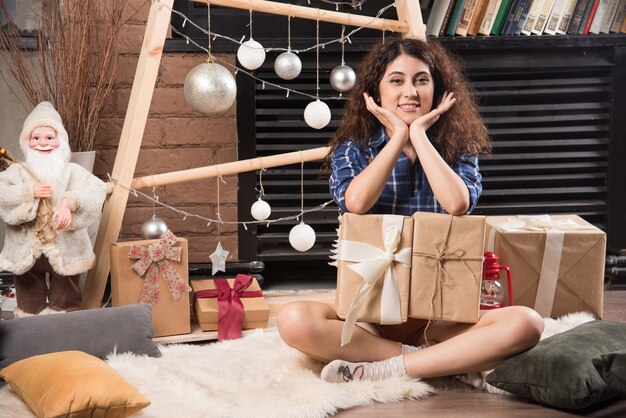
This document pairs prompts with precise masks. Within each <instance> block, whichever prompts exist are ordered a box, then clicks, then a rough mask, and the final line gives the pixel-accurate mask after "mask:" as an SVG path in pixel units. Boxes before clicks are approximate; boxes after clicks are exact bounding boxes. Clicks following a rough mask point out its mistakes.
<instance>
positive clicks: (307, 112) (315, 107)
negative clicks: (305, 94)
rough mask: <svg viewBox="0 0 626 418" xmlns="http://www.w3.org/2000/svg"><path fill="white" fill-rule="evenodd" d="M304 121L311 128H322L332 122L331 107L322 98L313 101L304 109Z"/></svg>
mask: <svg viewBox="0 0 626 418" xmlns="http://www.w3.org/2000/svg"><path fill="white" fill-rule="evenodd" d="M304 121H305V122H306V123H307V125H309V126H310V127H311V128H314V129H322V128H323V127H324V126H326V125H328V122H330V108H329V107H328V105H327V104H326V103H324V102H322V101H321V100H320V99H317V100H315V101H312V102H311V103H309V104H308V105H306V108H305V109H304Z"/></svg>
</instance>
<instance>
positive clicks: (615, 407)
mask: <svg viewBox="0 0 626 418" xmlns="http://www.w3.org/2000/svg"><path fill="white" fill-rule="evenodd" d="M266 294H267V301H268V304H269V306H270V323H269V326H270V327H272V326H275V315H276V312H278V310H279V309H280V308H281V307H282V306H283V305H284V304H286V303H288V302H291V301H293V300H316V301H319V302H326V303H329V304H332V303H333V302H334V292H333V291H330V290H315V291H311V292H306V293H304V294H303V293H302V292H297V294H296V293H292V294H290V293H289V292H282V291H272V290H270V291H267V292H266ZM6 314H7V313H6V312H3V315H6ZM11 316H12V315H11ZM4 319H8V318H6V317H5V318H4ZM604 319H606V320H611V321H617V322H622V323H626V291H624V290H620V291H606V292H605V299H604ZM244 333H245V331H244ZM216 338H217V333H216V332H213V333H209V332H207V333H202V332H201V331H199V330H197V331H196V332H195V333H194V334H193V335H187V336H179V337H163V340H162V341H159V342H160V343H167V342H171V343H177V342H185V341H189V342H192V341H203V340H204V341H208V340H214V339H216ZM157 340H159V339H157ZM335 416H336V417H338V418H362V417H364V418H367V417H372V418H374V417H376V418H378V417H384V418H387V417H418V416H419V417H428V418H456V417H463V418H466V417H479V418H534V417H541V418H561V417H580V416H585V417H598V418H600V417H611V418H617V417H626V400H617V401H612V402H609V403H608V404H605V405H601V406H599V407H596V408H594V409H590V410H584V411H562V410H557V409H552V408H547V407H544V406H541V405H539V404H536V403H533V402H530V401H526V400H524V399H521V398H518V397H514V396H504V395H493V394H488V393H481V392H437V393H435V394H434V395H431V396H430V397H428V398H426V399H421V400H409V401H402V402H398V403H392V404H373V405H369V406H364V407H357V408H352V409H348V410H345V411H341V412H339V413H338V414H336V415H335Z"/></svg>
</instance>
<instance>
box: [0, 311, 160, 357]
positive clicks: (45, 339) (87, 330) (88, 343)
mask: <svg viewBox="0 0 626 418" xmlns="http://www.w3.org/2000/svg"><path fill="white" fill-rule="evenodd" d="M153 333H154V331H153V329H152V306H151V305H144V304H136V305H128V306H120V307H116V308H104V309H90V310H84V311H75V312H68V313H62V314H52V315H40V316H30V317H26V318H16V319H10V320H6V321H0V369H2V368H4V367H6V366H8V365H10V364H11V363H14V362H16V361H19V360H22V359H25V358H28V357H32V356H36V355H39V354H47V353H53V352H57V351H67V350H78V351H83V352H85V353H88V354H91V355H93V356H96V357H99V358H104V357H106V355H107V354H109V353H111V352H113V351H117V352H118V353H124V352H131V353H135V354H140V355H141V354H145V355H148V356H150V357H160V356H161V352H160V351H159V349H158V347H157V346H156V344H155V343H154V342H153V341H152V336H153Z"/></svg>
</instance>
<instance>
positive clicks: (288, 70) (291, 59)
mask: <svg viewBox="0 0 626 418" xmlns="http://www.w3.org/2000/svg"><path fill="white" fill-rule="evenodd" d="M274 71H276V74H277V75H278V76H279V77H280V78H282V79H283V80H293V79H294V78H296V77H297V76H298V75H300V71H302V61H300V57H298V56H297V55H296V54H294V53H293V52H291V51H287V52H283V53H282V54H280V55H279V56H278V57H276V61H274Z"/></svg>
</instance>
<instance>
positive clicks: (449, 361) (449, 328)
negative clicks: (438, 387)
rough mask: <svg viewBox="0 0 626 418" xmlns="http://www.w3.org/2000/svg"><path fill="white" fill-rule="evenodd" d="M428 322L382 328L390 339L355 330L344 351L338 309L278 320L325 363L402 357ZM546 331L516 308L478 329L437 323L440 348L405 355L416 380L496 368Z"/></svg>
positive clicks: (319, 306) (431, 330)
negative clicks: (403, 351) (405, 345)
mask: <svg viewBox="0 0 626 418" xmlns="http://www.w3.org/2000/svg"><path fill="white" fill-rule="evenodd" d="M424 322H425V321H420V320H411V321H409V322H407V323H406V324H402V325H400V326H398V325H396V326H391V327H382V329H383V330H384V334H385V335H386V336H387V337H388V338H389V339H385V338H382V337H380V336H378V335H375V334H374V333H372V332H369V331H367V330H365V329H363V328H361V327H355V329H354V333H353V336H352V341H351V342H350V343H349V344H347V345H346V346H344V347H341V343H340V341H341V329H342V327H343V321H342V320H340V319H338V318H337V314H336V312H335V310H334V309H333V308H332V307H331V306H329V305H327V304H323V303H318V302H293V303H290V304H287V305H285V306H284V307H283V308H282V309H281V310H280V312H279V313H278V315H277V325H278V330H279V332H280V335H281V337H282V338H283V340H284V341H285V342H286V343H287V344H288V345H290V346H291V347H294V348H296V349H298V350H300V351H302V352H304V353H306V354H308V355H309V356H311V357H314V358H316V359H319V360H322V361H331V360H334V359H342V360H347V361H349V362H373V361H380V360H385V359H389V358H392V357H395V356H399V355H401V354H402V346H401V344H400V343H404V344H423V343H424V342H425V339H424V336H423V334H419V335H415V332H413V331H414V330H417V332H421V331H422V330H423V328H424V327H423V325H424ZM542 332H543V319H542V318H541V317H540V316H539V314H537V313H536V312H535V311H533V310H532V309H529V308H526V307H523V306H512V307H507V308H501V309H495V310H491V311H486V312H482V313H481V317H480V320H479V321H478V323H476V324H454V323H447V322H435V323H432V324H431V325H430V326H429V327H428V330H427V337H428V340H429V341H436V342H438V344H435V345H432V346H430V347H427V348H425V349H423V350H419V351H416V352H412V353H407V354H405V355H404V356H403V360H404V366H405V368H406V372H407V374H408V375H409V376H411V377H418V378H428V377H439V376H448V375H455V374H462V373H473V372H481V371H485V370H489V369H492V368H494V367H496V366H497V365H498V364H500V363H501V362H502V361H503V360H505V359H506V358H508V357H510V356H512V355H514V354H517V353H520V352H522V351H525V350H527V349H529V348H531V347H533V346H534V345H535V344H537V342H538V341H539V338H540V336H541V333H542Z"/></svg>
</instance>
